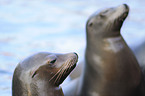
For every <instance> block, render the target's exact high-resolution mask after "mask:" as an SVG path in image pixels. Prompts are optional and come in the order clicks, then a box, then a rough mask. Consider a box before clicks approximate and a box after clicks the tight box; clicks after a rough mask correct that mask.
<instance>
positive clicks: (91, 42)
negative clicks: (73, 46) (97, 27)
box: [86, 30, 121, 50]
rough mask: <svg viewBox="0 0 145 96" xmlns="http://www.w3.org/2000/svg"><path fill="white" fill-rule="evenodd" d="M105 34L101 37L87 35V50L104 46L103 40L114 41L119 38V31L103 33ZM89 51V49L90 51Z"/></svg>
mask: <svg viewBox="0 0 145 96" xmlns="http://www.w3.org/2000/svg"><path fill="white" fill-rule="evenodd" d="M105 33H106V34H101V35H96V36H94V35H87V37H86V38H87V48H88V49H90V48H98V47H99V46H104V45H103V44H104V43H105V42H104V40H107V39H110V38H112V39H113V40H114V41H115V40H117V39H115V38H118V37H121V35H120V30H119V31H112V32H110V31H109V32H105ZM90 50H91V49H90Z"/></svg>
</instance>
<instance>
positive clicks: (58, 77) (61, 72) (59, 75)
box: [54, 64, 65, 84]
mask: <svg viewBox="0 0 145 96" xmlns="http://www.w3.org/2000/svg"><path fill="white" fill-rule="evenodd" d="M63 66H65V64H64V65H63ZM63 66H62V68H61V71H60V72H59V73H58V75H57V77H56V79H55V81H54V84H55V83H56V81H57V80H59V79H60V78H61V76H62V74H63V71H64V68H65V67H63Z"/></svg>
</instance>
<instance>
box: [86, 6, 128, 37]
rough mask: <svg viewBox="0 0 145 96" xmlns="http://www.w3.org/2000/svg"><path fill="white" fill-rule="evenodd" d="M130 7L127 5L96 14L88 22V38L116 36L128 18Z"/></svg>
mask: <svg viewBox="0 0 145 96" xmlns="http://www.w3.org/2000/svg"><path fill="white" fill-rule="evenodd" d="M128 13H129V7H128V5H126V4H123V5H120V6H117V7H113V8H107V9H104V10H102V11H99V12H96V13H94V14H93V15H92V16H91V17H90V18H89V20H88V21H87V26H86V28H87V35H88V36H95V37H96V36H100V37H101V36H116V35H118V34H120V33H119V32H118V31H120V28H121V26H122V24H123V22H124V20H125V19H126V17H127V16H128Z"/></svg>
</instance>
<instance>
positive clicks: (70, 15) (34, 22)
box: [0, 0, 145, 96]
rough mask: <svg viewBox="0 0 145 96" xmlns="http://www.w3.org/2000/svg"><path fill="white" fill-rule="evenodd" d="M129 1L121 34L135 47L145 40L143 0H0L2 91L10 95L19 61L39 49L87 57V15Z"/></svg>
mask: <svg viewBox="0 0 145 96" xmlns="http://www.w3.org/2000/svg"><path fill="white" fill-rule="evenodd" d="M123 3H126V4H128V5H129V7H130V13H129V16H128V18H127V20H126V21H125V23H124V25H123V27H122V29H121V31H122V32H121V34H122V35H123V37H124V38H125V40H126V42H127V44H128V45H129V46H130V47H131V48H132V49H133V48H135V47H137V46H139V45H140V44H142V43H143V41H145V13H144V9H145V1H144V0H117V1H116V0H0V94H1V96H11V85H12V84H11V82H12V75H13V71H14V69H15V67H16V65H17V64H18V63H19V62H20V61H21V60H23V59H24V58H26V57H27V56H30V55H32V54H33V53H36V52H40V51H47V52H55V53H68V52H77V53H78V54H79V61H82V60H83V58H84V51H85V44H86V39H85V38H86V37H85V25H86V21H87V19H88V17H89V16H90V15H91V14H92V13H94V12H95V11H97V10H99V9H104V8H108V7H114V6H118V5H120V4H123Z"/></svg>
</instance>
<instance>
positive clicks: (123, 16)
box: [118, 11, 128, 22]
mask: <svg viewBox="0 0 145 96" xmlns="http://www.w3.org/2000/svg"><path fill="white" fill-rule="evenodd" d="M127 16H128V11H126V12H124V13H123V14H122V15H121V16H120V17H119V18H118V21H120V22H123V21H124V20H125V19H126V17H127Z"/></svg>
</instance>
